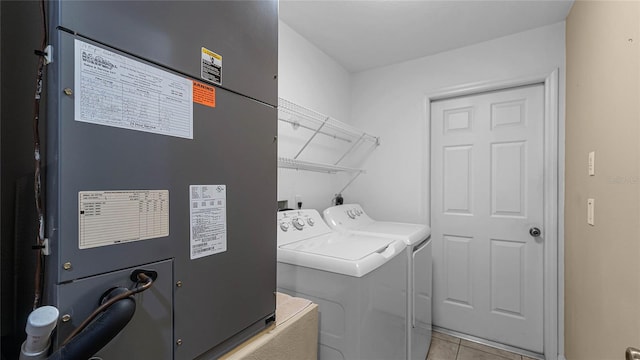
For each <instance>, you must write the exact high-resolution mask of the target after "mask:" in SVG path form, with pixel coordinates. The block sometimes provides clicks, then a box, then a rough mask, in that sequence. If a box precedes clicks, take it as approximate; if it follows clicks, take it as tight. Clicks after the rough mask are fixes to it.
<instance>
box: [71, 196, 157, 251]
mask: <svg viewBox="0 0 640 360" xmlns="http://www.w3.org/2000/svg"><path fill="white" fill-rule="evenodd" d="M78 210H79V218H78V225H79V229H78V238H79V248H80V249H89V248H93V247H98V246H106V245H115V244H120V243H125V242H132V241H138V240H145V239H153V238H159V237H164V236H169V191H168V190H125V191H80V192H79V193H78Z"/></svg>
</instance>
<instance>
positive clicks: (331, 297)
mask: <svg viewBox="0 0 640 360" xmlns="http://www.w3.org/2000/svg"><path fill="white" fill-rule="evenodd" d="M405 247H406V245H405V244H404V243H403V242H402V241H401V240H398V239H392V238H384V237H380V236H376V237H372V236H365V235H354V234H342V233H338V232H334V231H332V230H331V229H330V228H329V227H328V226H327V224H325V222H324V221H323V220H322V217H321V216H320V214H319V213H318V212H317V211H316V210H308V209H305V210H290V211H282V212H279V213H278V250H277V258H278V263H277V287H278V291H280V292H283V293H287V294H289V295H292V296H298V297H303V298H307V299H309V300H312V301H313V302H315V303H317V304H318V307H319V308H318V310H319V314H320V319H319V320H320V321H319V323H320V329H319V330H320V331H319V340H318V342H319V344H318V345H319V346H318V352H319V358H320V359H321V360H327V359H347V360H358V359H362V360H365V359H366V360H376V359H379V360H391V359H397V360H403V359H405V358H406V346H405V344H406V341H407V339H406V337H407V324H406V318H405V313H404V309H405V304H406V302H407V288H406V284H407V281H408V279H407V273H406V267H407V258H406V257H405V256H403V254H404V248H405ZM399 279H401V280H399Z"/></svg>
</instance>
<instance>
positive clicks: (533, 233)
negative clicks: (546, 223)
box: [529, 227, 542, 237]
mask: <svg viewBox="0 0 640 360" xmlns="http://www.w3.org/2000/svg"><path fill="white" fill-rule="evenodd" d="M540 234H542V231H540V229H538V228H537V227H532V228H531V229H529V235H531V236H533V237H539V236H540Z"/></svg>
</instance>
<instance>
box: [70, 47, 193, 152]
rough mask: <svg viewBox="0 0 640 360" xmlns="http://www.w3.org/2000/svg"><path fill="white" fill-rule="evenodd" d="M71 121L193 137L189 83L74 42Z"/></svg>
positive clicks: (191, 88)
mask: <svg viewBox="0 0 640 360" xmlns="http://www.w3.org/2000/svg"><path fill="white" fill-rule="evenodd" d="M74 72H75V89H74V96H75V109H74V112H75V119H76V121H82V122H87V123H92V124H99V125H106V126H113V127H118V128H123V129H130V130H137V131H144V132H150V133H154V134H162V135H169V136H176V137H181V138H187V139H193V102H192V96H193V94H192V91H193V82H192V81H191V80H189V79H185V78H182V77H180V76H177V75H174V74H172V73H170V72H167V71H164V70H161V69H158V68H156V67H153V66H150V65H147V64H145V63H142V62H140V61H136V60H133V59H131V58H129V57H126V56H122V55H119V54H116V53H114V52H112V51H109V50H106V49H103V48H101V47H98V46H95V45H92V44H89V43H86V42H83V41H80V40H77V39H76V40H75V70H74Z"/></svg>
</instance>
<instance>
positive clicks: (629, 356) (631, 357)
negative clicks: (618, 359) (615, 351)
mask: <svg viewBox="0 0 640 360" xmlns="http://www.w3.org/2000/svg"><path fill="white" fill-rule="evenodd" d="M625 359H626V360H637V359H640V350H638V349H636V348H632V347H628V348H627V351H626V353H625Z"/></svg>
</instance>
